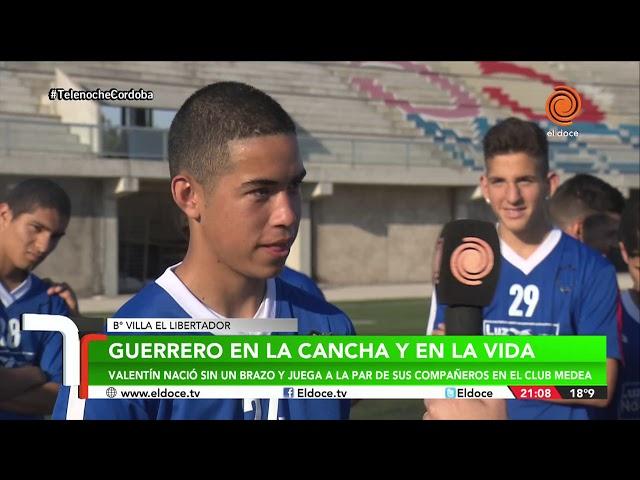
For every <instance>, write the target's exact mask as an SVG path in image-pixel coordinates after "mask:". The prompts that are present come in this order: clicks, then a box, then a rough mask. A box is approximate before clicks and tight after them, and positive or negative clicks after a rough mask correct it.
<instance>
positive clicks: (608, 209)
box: [550, 173, 624, 227]
mask: <svg viewBox="0 0 640 480" xmlns="http://www.w3.org/2000/svg"><path fill="white" fill-rule="evenodd" d="M623 209H624V197H623V196H622V193H620V191H619V190H618V189H617V188H615V187H613V186H611V185H609V184H608V183H607V182H605V181H604V180H601V179H599V178H598V177H594V176H593V175H588V174H586V173H580V174H578V175H575V176H573V177H571V178H570V179H568V180H566V181H565V182H564V183H562V185H560V186H559V187H558V189H557V190H556V192H555V193H554V194H553V197H551V202H550V210H551V216H552V217H553V219H554V221H555V222H556V223H557V224H558V225H560V226H561V227H566V226H567V225H569V224H570V223H571V222H573V221H574V220H576V219H577V218H586V217H587V216H589V215H591V214H594V213H617V214H618V215H620V214H622V210H623Z"/></svg>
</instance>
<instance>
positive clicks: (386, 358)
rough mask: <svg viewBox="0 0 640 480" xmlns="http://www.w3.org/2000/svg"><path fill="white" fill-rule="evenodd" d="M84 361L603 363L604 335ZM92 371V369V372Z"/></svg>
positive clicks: (206, 338)
mask: <svg viewBox="0 0 640 480" xmlns="http://www.w3.org/2000/svg"><path fill="white" fill-rule="evenodd" d="M89 362H90V365H93V364H94V363H109V364H129V363H135V364H136V365H137V366H140V365H145V364H153V365H154V366H157V365H165V366H168V365H176V364H182V363H184V364H190V365H191V364H198V365H201V364H208V365H210V366H211V365H219V364H221V363H232V364H239V363H243V364H252V363H255V364H260V363H268V364H269V365H271V366H273V365H274V364H285V363H289V364H290V363H297V364H305V365H313V364H316V367H317V366H318V365H317V364H325V363H327V362H334V363H344V364H351V365H352V364H354V363H358V362H362V363H371V362H375V363H376V364H380V363H398V362H402V364H403V365H404V364H406V363H415V364H420V365H422V366H429V367H430V368H432V367H434V366H439V365H441V364H442V363H444V362H446V363H456V364H460V365H459V368H467V367H469V366H471V365H475V366H476V367H475V368H478V367H477V365H479V364H482V365H484V367H482V368H486V365H487V364H492V363H495V364H500V365H502V364H505V363H511V364H513V363H516V364H544V363H554V364H559V363H566V364H572V365H575V364H577V363H602V365H604V363H605V362H606V338H605V337H603V336H599V337H595V336H517V337H515V336H508V337H498V336H495V337H494V336H479V337H462V336H460V337H458V336H450V337H447V336H385V337H380V336H358V337H344V336H335V337H334V336H297V335H271V336H251V337H247V336H212V335H192V336H147V335H136V336H119V335H111V336H109V338H108V340H106V341H96V342H91V343H90V344H89ZM91 368H93V367H91Z"/></svg>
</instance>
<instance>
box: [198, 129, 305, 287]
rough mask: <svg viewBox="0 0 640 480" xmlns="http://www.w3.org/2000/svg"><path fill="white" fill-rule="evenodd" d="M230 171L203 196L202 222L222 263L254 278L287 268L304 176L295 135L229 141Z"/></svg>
mask: <svg viewBox="0 0 640 480" xmlns="http://www.w3.org/2000/svg"><path fill="white" fill-rule="evenodd" d="M229 153H230V160H231V163H232V167H231V170H230V171H229V172H228V173H224V174H222V175H221V176H220V177H218V178H217V180H216V183H215V186H214V187H213V189H212V191H211V192H209V193H207V194H205V195H206V196H205V198H206V201H205V205H204V208H203V209H202V210H201V224H202V227H203V233H204V236H205V240H206V245H207V248H208V249H210V251H211V253H212V254H213V256H214V257H215V258H217V261H218V262H221V263H224V264H226V265H227V266H228V267H229V268H230V269H232V270H234V271H236V272H239V273H242V274H243V275H245V276H247V277H251V278H269V277H273V276H275V275H277V274H278V273H279V272H280V270H281V269H282V268H283V267H284V264H285V260H286V259H287V256H288V255H289V249H290V248H291V244H292V243H293V241H294V240H295V238H296V235H297V233H298V225H299V222H300V208H301V199H300V184H301V182H302V178H303V177H304V175H305V173H306V172H305V170H304V168H303V166H302V162H301V161H300V158H299V154H298V144H297V140H296V137H295V136H293V135H271V136H264V137H254V138H248V139H242V140H234V141H232V142H229Z"/></svg>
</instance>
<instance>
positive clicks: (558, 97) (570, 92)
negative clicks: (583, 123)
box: [545, 85, 582, 127]
mask: <svg viewBox="0 0 640 480" xmlns="http://www.w3.org/2000/svg"><path fill="white" fill-rule="evenodd" d="M554 90H555V91H554V92H553V93H552V94H551V95H549V98H547V104H546V105H545V109H546V111H547V118H548V119H549V120H551V121H552V122H553V123H555V124H556V125H560V126H562V127H567V126H569V125H571V124H572V123H573V119H574V118H576V117H577V116H578V115H580V112H581V111H582V99H581V98H580V94H579V93H578V92H577V91H576V90H575V89H573V88H571V87H567V86H566V85H558V86H557V87H555V88H554Z"/></svg>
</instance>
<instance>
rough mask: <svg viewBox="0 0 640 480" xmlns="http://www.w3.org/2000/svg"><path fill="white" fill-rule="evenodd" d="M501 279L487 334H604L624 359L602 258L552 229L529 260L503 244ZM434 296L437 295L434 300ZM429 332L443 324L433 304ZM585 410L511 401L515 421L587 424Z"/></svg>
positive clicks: (611, 273)
mask: <svg viewBox="0 0 640 480" xmlns="http://www.w3.org/2000/svg"><path fill="white" fill-rule="evenodd" d="M500 251H501V254H502V262H501V267H500V279H499V281H498V286H497V288H496V293H495V295H494V297H493V300H492V301H491V304H490V305H489V306H487V307H485V308H484V309H483V318H484V321H483V332H484V334H485V335H604V336H606V337H607V357H609V358H615V359H620V358H621V352H620V342H619V334H618V329H617V321H616V307H617V296H618V287H617V281H616V272H615V269H614V267H613V265H611V263H609V262H608V261H607V260H606V259H605V258H604V257H602V255H600V254H599V253H597V252H596V251H595V250H592V249H591V248H589V247H587V246H586V245H584V244H582V243H581V242H579V241H577V240H575V239H573V238H571V237H570V236H568V235H566V234H564V233H562V232H561V231H560V230H558V229H554V230H552V231H551V232H549V234H548V235H547V237H546V238H545V240H544V241H543V242H542V243H541V244H540V246H539V247H538V248H537V249H536V251H535V252H534V253H533V254H532V255H531V256H530V257H529V258H527V259H523V258H521V257H520V256H519V255H518V254H516V253H515V252H514V251H513V249H511V248H510V247H509V246H508V245H507V244H506V243H505V242H503V241H502V240H501V242H500ZM434 297H435V295H434ZM432 304H433V305H434V308H432V312H431V316H430V319H429V325H428V328H427V333H431V331H432V330H433V329H434V328H435V327H437V326H438V325H439V324H440V323H441V322H443V321H444V309H445V308H446V307H445V306H444V305H441V304H440V305H437V307H436V306H435V305H436V304H435V303H433V299H432ZM593 410H596V409H591V408H589V407H586V406H582V405H566V404H565V405H563V404H557V403H551V402H542V401H535V400H509V401H508V414H509V418H512V419H558V420H560V419H567V420H569V419H588V418H590V417H591V416H592V415H593V414H594V412H593Z"/></svg>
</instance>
